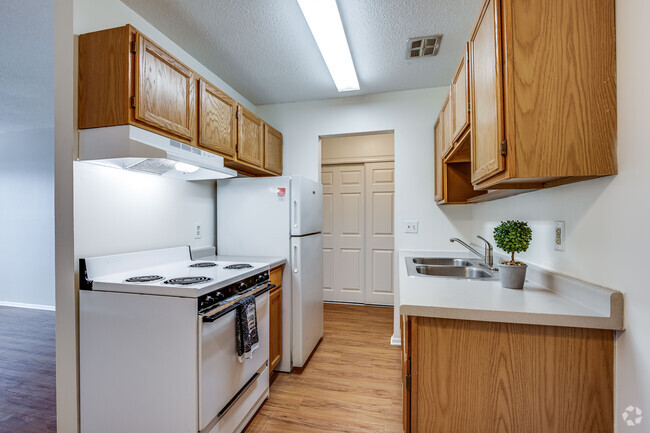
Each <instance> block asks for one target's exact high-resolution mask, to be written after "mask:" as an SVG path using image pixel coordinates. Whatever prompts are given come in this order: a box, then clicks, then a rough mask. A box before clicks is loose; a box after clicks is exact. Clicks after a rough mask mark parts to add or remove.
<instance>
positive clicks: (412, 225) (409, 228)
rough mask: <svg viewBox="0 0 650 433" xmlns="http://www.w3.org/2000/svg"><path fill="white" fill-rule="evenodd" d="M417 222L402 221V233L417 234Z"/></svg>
mask: <svg viewBox="0 0 650 433" xmlns="http://www.w3.org/2000/svg"><path fill="white" fill-rule="evenodd" d="M418 225H419V222H418V220H404V233H417V232H418Z"/></svg>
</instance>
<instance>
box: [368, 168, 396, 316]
mask: <svg viewBox="0 0 650 433" xmlns="http://www.w3.org/2000/svg"><path fill="white" fill-rule="evenodd" d="M365 169H366V182H365V199H366V224H365V226H366V248H365V251H366V254H365V261H366V290H365V300H364V302H365V303H366V304H381V305H393V300H394V298H393V282H394V276H393V272H394V268H395V253H394V250H393V248H394V233H393V227H394V225H395V224H394V218H393V217H394V212H393V207H394V206H393V204H394V200H395V183H394V178H395V167H394V163H393V162H373V163H366V164H365Z"/></svg>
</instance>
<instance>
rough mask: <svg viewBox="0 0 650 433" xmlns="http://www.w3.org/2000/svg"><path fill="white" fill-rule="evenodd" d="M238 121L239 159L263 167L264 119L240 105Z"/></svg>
mask: <svg viewBox="0 0 650 433" xmlns="http://www.w3.org/2000/svg"><path fill="white" fill-rule="evenodd" d="M237 121H238V122H237V125H238V128H237V146H238V147H237V158H238V159H239V160H240V161H244V162H247V163H249V164H252V165H254V166H256V167H261V166H262V159H263V157H264V143H263V140H264V131H263V129H264V128H263V126H262V124H263V122H262V119H260V118H259V117H257V116H256V115H255V114H253V112H252V111H249V110H248V109H246V108H244V107H242V106H241V105H240V106H239V114H238V116H237Z"/></svg>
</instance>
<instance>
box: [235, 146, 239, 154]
mask: <svg viewBox="0 0 650 433" xmlns="http://www.w3.org/2000/svg"><path fill="white" fill-rule="evenodd" d="M235 153H237V154H238V153H239V144H235Z"/></svg>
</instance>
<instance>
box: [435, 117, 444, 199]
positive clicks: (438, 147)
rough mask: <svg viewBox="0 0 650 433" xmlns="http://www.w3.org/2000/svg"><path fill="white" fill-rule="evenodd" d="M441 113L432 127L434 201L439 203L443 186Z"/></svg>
mask: <svg viewBox="0 0 650 433" xmlns="http://www.w3.org/2000/svg"><path fill="white" fill-rule="evenodd" d="M441 117H442V113H441V114H440V116H438V118H437V119H436V123H435V124H434V125H433V139H434V146H435V153H434V158H435V166H436V168H435V171H436V180H435V183H436V184H435V192H436V194H435V200H436V201H437V202H438V201H441V200H442V199H443V198H444V196H443V185H442V144H443V143H442V142H443V133H442V122H441Z"/></svg>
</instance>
